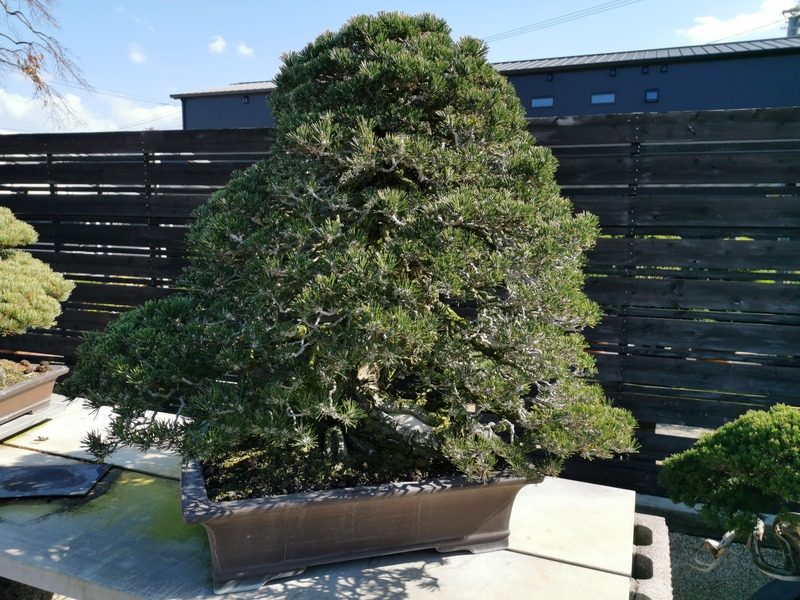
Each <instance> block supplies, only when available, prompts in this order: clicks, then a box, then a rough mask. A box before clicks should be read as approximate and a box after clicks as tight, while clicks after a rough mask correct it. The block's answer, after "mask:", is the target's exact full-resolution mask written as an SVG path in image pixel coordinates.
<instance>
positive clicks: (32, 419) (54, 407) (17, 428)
mask: <svg viewBox="0 0 800 600" xmlns="http://www.w3.org/2000/svg"><path fill="white" fill-rule="evenodd" d="M51 398H55V399H56V400H58V399H60V397H59V396H55V395H51ZM63 410H64V404H63V403H62V402H60V401H56V402H51V405H50V406H48V407H47V408H45V409H44V410H41V411H37V412H35V413H33V414H28V415H22V416H21V417H17V418H16V419H11V420H10V421H7V422H6V423H3V424H2V425H0V441H3V440H5V439H7V438H10V437H12V436H15V435H17V434H18V433H20V432H22V431H25V430H26V429H30V428H31V427H34V426H36V425H39V424H40V423H44V422H45V421H47V420H49V419H52V418H55V417H57V416H58V415H59V414H60V413H61V412H63Z"/></svg>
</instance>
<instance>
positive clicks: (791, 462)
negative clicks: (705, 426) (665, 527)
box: [660, 404, 800, 535]
mask: <svg viewBox="0 0 800 600" xmlns="http://www.w3.org/2000/svg"><path fill="white" fill-rule="evenodd" d="M660 481H661V484H662V485H663V486H664V487H665V488H667V490H668V491H669V495H670V497H671V498H672V500H674V501H675V502H684V503H686V504H689V505H690V506H693V505H695V504H698V503H699V504H702V505H703V507H702V515H703V516H704V517H705V519H706V521H707V522H708V523H709V524H710V525H711V526H713V527H724V528H725V529H726V530H731V529H735V530H737V531H738V532H739V533H741V534H745V535H746V534H749V533H750V532H751V531H752V529H753V526H754V525H755V524H756V521H757V519H758V518H763V516H764V513H765V512H769V511H773V510H774V511H778V512H785V511H787V510H789V509H790V508H791V506H792V504H794V505H796V504H797V503H798V502H800V409H797V408H794V407H791V406H786V405H783V404H777V405H775V406H773V407H772V408H771V409H770V410H769V411H755V410H754V411H750V412H747V413H745V414H743V415H742V416H740V417H739V418H737V419H735V420H734V421H731V422H730V423H727V424H726V425H723V426H722V427H720V428H719V429H718V430H717V431H715V432H713V433H709V434H706V435H704V436H703V437H701V438H700V440H699V441H698V442H697V443H696V444H695V445H694V446H693V447H692V448H690V449H689V450H686V451H685V452H681V453H679V454H676V455H674V456H671V457H670V458H668V459H667V460H666V461H664V467H663V470H662V471H661V476H660ZM795 510H796V508H795Z"/></svg>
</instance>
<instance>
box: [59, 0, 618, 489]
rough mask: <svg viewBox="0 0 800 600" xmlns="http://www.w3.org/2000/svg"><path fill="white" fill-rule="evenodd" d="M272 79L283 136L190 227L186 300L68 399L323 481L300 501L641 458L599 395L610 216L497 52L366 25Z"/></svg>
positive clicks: (425, 30)
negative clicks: (341, 485)
mask: <svg viewBox="0 0 800 600" xmlns="http://www.w3.org/2000/svg"><path fill="white" fill-rule="evenodd" d="M276 83H277V90H276V91H275V93H274V95H273V98H272V104H273V109H274V113H275V117H276V121H277V126H278V129H277V141H276V143H275V145H274V147H273V149H272V152H271V155H270V157H269V159H267V160H266V161H265V162H263V163H261V164H258V165H255V166H253V167H252V168H250V169H248V170H246V171H245V172H243V173H239V174H237V175H235V176H234V177H233V179H232V180H231V182H230V183H229V184H228V186H227V187H226V188H225V189H223V190H222V191H220V192H218V193H216V194H215V195H214V196H213V197H212V198H211V200H210V201H209V202H208V203H207V204H206V205H205V206H203V207H202V208H201V209H200V210H199V211H198V213H197V222H196V224H195V225H194V226H193V228H192V231H191V233H190V236H189V244H190V259H191V264H190V266H189V267H188V269H187V270H186V272H185V274H184V278H183V284H184V285H185V286H186V287H187V289H188V290H189V291H188V292H187V293H186V294H185V295H184V296H181V297H180V298H178V299H170V300H166V301H161V302H157V303H153V304H150V305H147V306H144V307H142V308H140V309H138V310H135V311H133V312H131V313H128V314H126V315H124V316H122V317H121V318H119V319H118V320H117V321H116V322H115V323H113V324H112V325H111V326H110V327H109V328H108V330H107V331H106V332H105V333H103V334H101V335H98V336H95V337H93V338H92V339H91V340H90V341H89V342H87V343H86V344H85V345H84V347H83V348H82V351H81V359H80V361H79V366H78V369H77V373H76V374H75V376H74V377H73V378H72V379H71V382H70V390H71V391H72V392H73V393H76V394H82V395H85V396H86V397H88V398H89V400H90V401H91V402H92V403H93V404H95V405H102V404H112V405H115V406H116V407H117V410H118V411H119V412H120V418H119V419H118V420H117V422H116V423H115V425H114V429H113V435H112V436H111V439H110V442H111V443H112V444H113V443H115V442H117V441H119V440H123V441H135V442H137V443H140V444H143V445H147V444H161V445H167V446H170V447H174V448H177V449H179V450H180V451H182V452H184V453H185V454H187V455H189V456H195V457H200V458H203V459H206V460H208V461H210V462H214V463H217V464H223V463H224V462H225V461H226V460H227V458H226V457H230V455H231V454H232V453H234V451H236V452H241V453H242V454H241V455H240V458H242V457H244V458H243V459H242V460H239V459H236V460H234V461H233V462H237V463H241V462H248V463H251V464H252V465H253V468H254V469H256V470H261V471H263V472H264V473H263V474H262V475H263V476H266V477H269V475H270V473H269V471H270V467H269V466H268V465H269V464H275V463H276V462H280V463H281V464H282V465H286V464H294V463H304V464H318V465H325V466H324V468H321V469H316V470H315V469H313V468H312V469H310V470H311V471H313V472H314V473H316V474H311V475H309V479H310V480H313V481H306V482H304V483H303V482H301V483H299V484H296V485H295V484H293V485H289V486H288V487H289V488H292V489H294V488H295V487H298V488H303V487H317V486H324V485H336V484H337V482H341V481H344V482H349V481H354V480H358V477H357V475H358V473H359V472H364V471H370V472H371V471H374V472H376V473H377V475H376V477H377V478H379V479H391V478H402V477H408V476H412V475H423V476H424V475H425V474H436V475H438V474H441V473H452V472H462V473H465V474H466V475H468V476H470V477H472V478H477V479H481V478H486V477H488V476H489V475H490V474H491V473H493V472H496V471H497V470H508V471H512V472H514V473H517V474H520V475H524V476H529V477H537V476H539V475H540V474H541V473H542V472H554V471H556V470H557V468H558V465H559V464H560V462H561V461H562V460H563V459H564V458H565V457H567V456H570V455H574V454H580V455H593V456H609V455H610V454H611V453H613V452H618V451H627V450H629V449H630V448H631V433H632V430H633V426H634V422H633V419H632V417H631V416H630V414H629V413H627V412H625V411H622V410H620V409H615V408H611V407H610V406H609V403H608V402H607V400H606V399H605V397H604V396H603V394H602V392H601V391H600V390H599V388H597V387H596V386H594V385H592V384H590V383H588V382H587V381H586V379H585V377H586V376H588V375H591V374H592V373H593V372H594V363H593V361H592V359H591V358H590V357H589V355H588V354H587V353H586V352H585V346H586V343H585V340H584V338H583V337H582V336H581V335H580V333H579V331H580V330H581V329H582V328H583V327H585V326H587V325H591V324H593V323H595V322H596V321H597V319H598V316H599V311H598V309H597V306H596V305H595V304H593V303H592V302H590V301H589V300H588V299H587V298H586V297H585V296H584V295H583V293H582V292H581V286H582V284H583V280H584V276H583V274H582V270H581V269H582V265H583V263H584V251H585V250H586V249H587V248H589V247H591V246H592V244H593V243H594V240H595V237H596V235H597V221H596V218H595V217H594V216H592V215H590V214H586V213H582V214H579V215H577V216H574V215H573V213H572V205H571V203H570V202H569V201H568V200H567V199H565V198H563V197H562V196H561V195H560V193H559V189H558V187H557V185H556V183H555V181H554V179H553V173H554V171H555V168H556V161H555V159H554V158H553V156H552V155H551V153H550V152H549V151H548V150H547V149H544V148H541V147H539V146H537V145H536V144H535V142H534V140H533V139H532V138H531V136H530V135H529V133H528V131H527V127H526V121H525V116H524V112H523V109H522V107H521V106H520V104H519V100H518V99H517V96H516V94H515V92H514V90H513V88H512V87H511V85H510V84H508V83H507V82H506V81H505V79H504V78H503V77H502V76H501V75H499V74H498V73H497V72H496V71H495V70H494V69H493V68H492V66H491V65H490V64H489V63H488V62H487V61H486V47H485V45H484V44H483V43H482V42H480V41H479V40H476V39H473V38H463V39H461V40H459V41H453V40H452V39H451V38H450V35H449V29H448V27H447V25H446V24H445V23H444V22H443V21H441V20H439V19H437V18H435V17H433V16H430V15H421V16H416V17H411V16H406V15H401V14H396V13H382V14H379V15H378V16H374V17H367V16H362V17H356V18H354V19H352V20H351V21H349V22H348V23H347V24H346V25H345V26H344V27H343V28H342V29H341V30H340V31H338V32H336V33H330V32H329V33H325V34H323V35H321V36H320V37H319V38H318V39H317V40H316V41H315V42H313V43H312V44H310V45H308V46H307V47H306V48H305V49H303V50H302V51H301V52H297V53H289V54H287V55H285V56H284V65H283V67H282V69H281V72H280V74H279V75H278V77H277V79H276ZM137 331H139V332H140V333H139V334H137V333H136V332H137ZM145 332H146V333H145ZM151 338H152V339H151ZM173 338H174V340H175V341H174V343H173V342H171V341H170V340H171V339H173ZM146 408H161V409H170V410H173V411H174V410H180V411H181V414H184V415H186V416H189V417H191V419H192V420H191V422H190V423H171V424H164V423H161V424H154V423H152V422H149V421H146V420H145V419H144V417H143V410H144V409H146ZM93 443H94V445H95V447H98V440H97V439H94V440H93ZM255 450H257V453H256V454H258V456H259V458H258V459H255V458H253V456H254V453H253V451H255ZM265 457H266V458H265ZM387 466H388V468H387ZM321 471H326V472H329V474H328V475H324V474H321V473H320V472H321ZM342 473H349V475H347V476H343V475H342ZM342 477H344V479H342ZM286 488H287V486H286V485H284V484H283V483H281V482H275V484H274V486H273V487H272V488H270V486H269V485H267V487H266V489H268V490H269V489H279V490H282V491H283V490H285V489H286Z"/></svg>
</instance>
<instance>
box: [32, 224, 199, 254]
mask: <svg viewBox="0 0 800 600" xmlns="http://www.w3.org/2000/svg"><path fill="white" fill-rule="evenodd" d="M36 231H37V232H38V233H39V242H43V243H46V242H59V243H62V244H90V245H97V246H100V245H113V246H143V247H167V248H180V249H184V248H185V247H186V241H185V240H186V233H187V231H188V229H187V227H183V226H163V227H162V226H148V225H144V224H139V225H122V224H120V225H100V224H97V225H95V224H77V223H50V224H39V225H36Z"/></svg>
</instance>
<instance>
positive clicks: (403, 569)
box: [0, 472, 629, 600]
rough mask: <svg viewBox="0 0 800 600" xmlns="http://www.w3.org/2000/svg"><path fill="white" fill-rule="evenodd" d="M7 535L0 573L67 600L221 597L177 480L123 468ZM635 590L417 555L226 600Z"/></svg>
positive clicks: (617, 581) (558, 571) (605, 594)
mask: <svg viewBox="0 0 800 600" xmlns="http://www.w3.org/2000/svg"><path fill="white" fill-rule="evenodd" d="M0 538H2V539H3V548H2V550H0V575H3V576H10V577H13V578H14V579H16V580H18V581H22V582H23V583H28V584H30V585H35V586H38V587H41V588H45V589H48V590H51V591H55V592H57V593H60V594H64V595H66V596H68V597H71V598H81V599H103V600H134V599H135V600H140V599H144V598H148V599H165V600H166V599H178V598H181V599H195V600H199V599H205V598H213V597H215V596H214V595H213V592H212V586H211V580H210V569H209V565H210V556H209V552H208V546H207V544H206V541H205V532H204V531H203V530H202V528H200V527H198V526H190V525H187V524H185V523H183V521H182V519H181V517H180V507H179V502H178V484H177V482H175V481H171V480H167V479H163V478H157V477H152V476H148V475H144V474H139V473H134V472H120V473H119V475H118V478H117V480H116V481H115V482H114V484H113V485H111V486H110V487H109V490H108V491H107V492H106V493H105V494H104V495H101V496H99V497H96V498H95V499H93V500H92V501H91V502H88V503H85V504H78V505H75V504H64V503H59V502H49V503H42V502H24V503H15V504H6V505H2V506H0ZM628 587H629V579H628V577H624V576H622V575H616V574H612V573H607V572H605V571H598V570H596V569H589V568H586V567H581V566H576V565H571V564H567V563H562V562H558V561H552V560H547V559H543V558H538V557H533V556H529V555H527V554H524V553H519V552H513V551H500V552H493V553H487V554H479V555H472V554H467V553H456V554H447V555H441V554H438V553H435V552H417V553H409V554H403V555H396V556H389V557H381V558H377V559H370V560H361V561H352V562H347V563H339V564H336V565H327V566H323V567H317V568H312V569H309V570H307V571H306V572H305V573H304V574H302V575H300V576H297V577H295V578H291V579H287V580H283V581H278V582H274V583H272V584H270V585H268V586H265V587H263V588H262V589H261V590H259V591H258V592H254V593H245V594H233V595H229V596H226V597H227V598H229V600H239V599H245V598H249V599H254V600H255V599H258V600H260V599H266V598H292V599H295V598H297V599H301V598H320V597H331V598H359V599H360V598H407V599H415V598H428V597H434V596H435V597H436V598H464V599H470V598H475V599H479V598H480V599H481V600H483V599H485V598H502V597H509V598H523V597H537V598H548V599H552V600H558V599H560V598H564V599H572V598H593V599H597V600H606V599H607V600H625V599H626V598H627V597H628ZM216 598H219V597H216Z"/></svg>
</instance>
